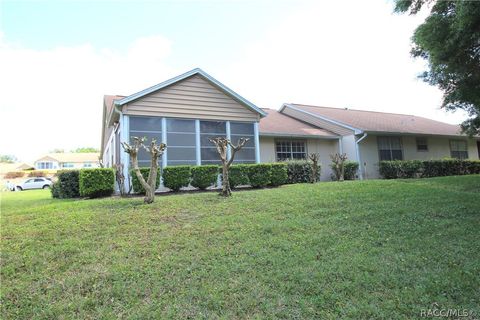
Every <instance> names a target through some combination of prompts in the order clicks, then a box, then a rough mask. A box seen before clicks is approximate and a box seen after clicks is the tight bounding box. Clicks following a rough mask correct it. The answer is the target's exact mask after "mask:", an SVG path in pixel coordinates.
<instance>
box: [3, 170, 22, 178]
mask: <svg viewBox="0 0 480 320" xmlns="http://www.w3.org/2000/svg"><path fill="white" fill-rule="evenodd" d="M24 175H25V172H22V171H11V172H7V173H6V174H5V177H4V179H16V178H21V177H23V176H24Z"/></svg>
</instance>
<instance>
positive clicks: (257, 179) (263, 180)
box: [248, 163, 272, 188]
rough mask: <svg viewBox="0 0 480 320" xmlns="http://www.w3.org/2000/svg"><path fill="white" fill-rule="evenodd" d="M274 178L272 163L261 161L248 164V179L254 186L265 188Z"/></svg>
mask: <svg viewBox="0 0 480 320" xmlns="http://www.w3.org/2000/svg"><path fill="white" fill-rule="evenodd" d="M271 178H272V165H271V164H270V163H259V164H252V165H249V166H248V180H249V181H250V185H251V186H252V187H254V188H263V187H266V186H268V185H269V184H270V181H271Z"/></svg>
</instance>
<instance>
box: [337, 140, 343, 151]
mask: <svg viewBox="0 0 480 320" xmlns="http://www.w3.org/2000/svg"><path fill="white" fill-rule="evenodd" d="M338 152H339V153H340V154H343V140H342V137H340V138H338Z"/></svg>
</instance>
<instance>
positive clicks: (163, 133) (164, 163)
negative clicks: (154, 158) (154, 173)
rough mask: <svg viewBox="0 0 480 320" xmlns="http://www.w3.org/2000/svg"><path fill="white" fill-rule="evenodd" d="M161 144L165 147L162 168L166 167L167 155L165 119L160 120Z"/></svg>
mask: <svg viewBox="0 0 480 320" xmlns="http://www.w3.org/2000/svg"><path fill="white" fill-rule="evenodd" d="M162 142H163V143H165V144H166V145H167V148H166V149H165V152H164V153H163V155H162V167H163V168H165V167H166V166H167V157H168V155H167V153H168V143H167V118H162Z"/></svg>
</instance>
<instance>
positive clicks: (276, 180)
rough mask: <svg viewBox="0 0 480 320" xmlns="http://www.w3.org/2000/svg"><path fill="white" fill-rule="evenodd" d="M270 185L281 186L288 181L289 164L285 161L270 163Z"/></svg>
mask: <svg viewBox="0 0 480 320" xmlns="http://www.w3.org/2000/svg"><path fill="white" fill-rule="evenodd" d="M270 166H271V167H270V172H271V178H270V185H271V186H280V185H282V184H285V183H287V180H288V173H287V164H286V163H284V162H277V163H272V164H271V165H270Z"/></svg>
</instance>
